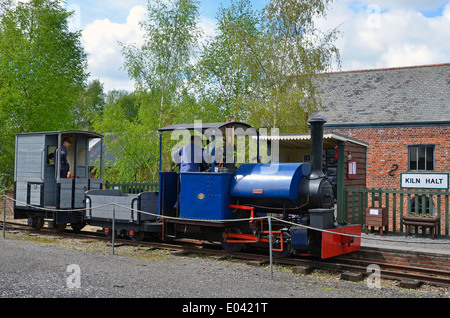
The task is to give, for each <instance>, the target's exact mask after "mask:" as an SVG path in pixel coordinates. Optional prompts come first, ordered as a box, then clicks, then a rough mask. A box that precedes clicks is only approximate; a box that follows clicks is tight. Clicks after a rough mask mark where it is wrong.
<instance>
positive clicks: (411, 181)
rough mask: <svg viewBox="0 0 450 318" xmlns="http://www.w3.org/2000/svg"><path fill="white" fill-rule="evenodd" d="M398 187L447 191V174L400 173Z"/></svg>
mask: <svg viewBox="0 0 450 318" xmlns="http://www.w3.org/2000/svg"><path fill="white" fill-rule="evenodd" d="M400 187H402V188H415V189H445V190H447V189H448V173H402V174H400Z"/></svg>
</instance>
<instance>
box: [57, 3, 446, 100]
mask: <svg viewBox="0 0 450 318" xmlns="http://www.w3.org/2000/svg"><path fill="white" fill-rule="evenodd" d="M220 2H222V3H223V5H224V6H227V4H228V3H229V0H222V1H216V0H200V15H201V17H200V21H199V25H200V27H201V28H202V30H203V32H204V36H205V37H206V36H213V35H214V34H215V27H216V19H215V18H216V14H217V9H218V7H219V5H220ZM265 3H266V0H252V4H253V8H254V9H258V10H259V9H261V8H263V7H264V5H265ZM66 7H67V9H68V10H70V11H74V12H75V16H74V18H73V19H72V20H71V21H70V27H71V29H73V30H82V45H83V46H84V48H85V50H86V53H87V54H88V71H89V72H90V74H91V77H90V80H93V79H99V80H100V81H101V82H102V83H103V85H104V91H105V92H108V91H110V90H113V89H118V90H120V89H123V90H128V91H133V90H134V84H133V82H132V81H131V80H130V79H129V78H128V76H127V73H126V71H125V70H124V68H123V63H124V59H123V57H122V54H121V47H120V45H119V42H122V43H125V44H131V43H135V44H139V43H142V31H141V29H140V27H139V24H138V22H139V21H141V20H142V19H144V18H145V15H146V12H147V9H146V8H147V0H126V1H124V0H89V1H88V0H67V1H66ZM316 26H318V27H319V28H321V29H322V30H330V29H334V28H338V30H339V31H340V32H341V33H340V36H339V38H338V40H336V42H335V44H336V46H337V47H338V49H339V51H340V59H341V67H340V68H338V66H337V65H336V66H334V69H333V70H334V71H349V70H364V69H376V68H388V67H402V66H415V65H427V64H440V63H450V0H335V1H333V2H332V3H331V5H330V8H329V11H328V13H327V18H326V19H323V20H320V21H316Z"/></svg>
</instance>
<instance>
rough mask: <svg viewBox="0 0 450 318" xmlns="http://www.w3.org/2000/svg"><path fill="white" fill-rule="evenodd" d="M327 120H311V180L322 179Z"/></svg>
mask: <svg viewBox="0 0 450 318" xmlns="http://www.w3.org/2000/svg"><path fill="white" fill-rule="evenodd" d="M326 122H327V121H326V119H325V118H324V117H321V116H315V117H314V118H311V119H310V120H309V121H308V123H309V124H310V125H311V178H322V177H324V176H325V175H324V174H323V172H322V160H323V158H322V153H323V125H324V124H325V123H326Z"/></svg>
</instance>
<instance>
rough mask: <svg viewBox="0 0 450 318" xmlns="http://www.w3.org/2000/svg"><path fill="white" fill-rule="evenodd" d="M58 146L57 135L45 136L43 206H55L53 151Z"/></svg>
mask: <svg viewBox="0 0 450 318" xmlns="http://www.w3.org/2000/svg"><path fill="white" fill-rule="evenodd" d="M56 148H58V135H56V134H53V135H46V136H45V150H44V152H45V153H44V206H46V207H50V208H55V207H56V178H57V176H56V174H55V158H54V155H55V151H56Z"/></svg>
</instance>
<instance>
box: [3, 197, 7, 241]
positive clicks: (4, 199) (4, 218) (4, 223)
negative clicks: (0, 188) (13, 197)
mask: <svg viewBox="0 0 450 318" xmlns="http://www.w3.org/2000/svg"><path fill="white" fill-rule="evenodd" d="M3 238H6V196H4V197H3Z"/></svg>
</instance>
